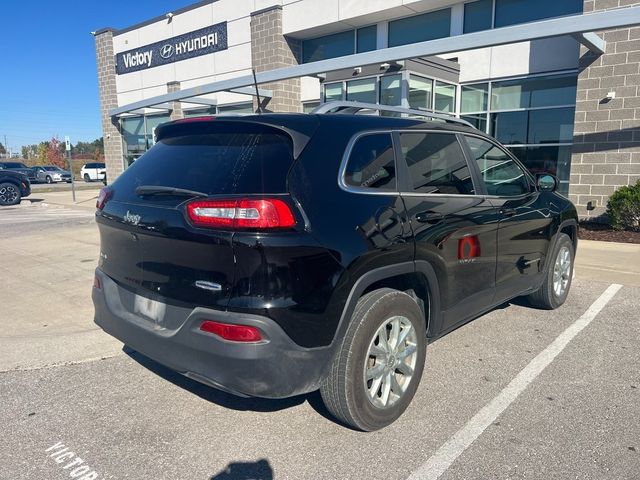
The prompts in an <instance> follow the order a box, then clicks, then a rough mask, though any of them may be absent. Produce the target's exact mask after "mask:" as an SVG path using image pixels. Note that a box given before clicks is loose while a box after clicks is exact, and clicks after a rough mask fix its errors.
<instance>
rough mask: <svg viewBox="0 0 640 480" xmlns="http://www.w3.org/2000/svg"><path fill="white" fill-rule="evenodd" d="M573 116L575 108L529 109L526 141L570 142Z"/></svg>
mask: <svg viewBox="0 0 640 480" xmlns="http://www.w3.org/2000/svg"><path fill="white" fill-rule="evenodd" d="M574 118H575V108H550V109H544V110H531V111H530V112H529V135H528V139H527V143H565V142H572V141H573V121H574Z"/></svg>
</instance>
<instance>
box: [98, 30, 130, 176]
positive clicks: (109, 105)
mask: <svg viewBox="0 0 640 480" xmlns="http://www.w3.org/2000/svg"><path fill="white" fill-rule="evenodd" d="M94 38H95V42H96V64H97V66H98V90H99V93H100V115H101V118H102V136H103V138H104V160H105V163H106V167H107V180H108V181H109V182H112V181H114V180H115V179H116V177H117V176H118V175H120V174H121V173H122V171H123V170H124V160H123V158H122V134H121V133H120V125H119V122H118V119H117V118H111V117H110V116H109V111H110V110H112V109H114V108H116V107H117V106H118V94H117V92H116V59H115V55H114V53H113V31H112V30H110V29H103V30H100V31H98V32H96V33H94Z"/></svg>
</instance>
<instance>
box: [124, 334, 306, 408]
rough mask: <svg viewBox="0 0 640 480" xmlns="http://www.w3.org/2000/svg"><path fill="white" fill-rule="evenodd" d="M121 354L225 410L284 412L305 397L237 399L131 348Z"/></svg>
mask: <svg viewBox="0 0 640 480" xmlns="http://www.w3.org/2000/svg"><path fill="white" fill-rule="evenodd" d="M122 350H123V352H124V353H126V354H127V355H128V356H129V357H130V358H131V359H133V360H134V361H136V362H137V363H139V364H140V365H142V366H143V367H144V368H146V369H147V370H149V371H151V372H153V373H155V374H156V375H158V376H159V377H162V378H163V379H165V380H167V381H169V382H171V383H173V384H174V385H176V386H178V387H180V388H183V389H185V390H187V391H189V392H191V393H193V394H195V395H197V396H199V397H200V398H202V399H203V400H207V401H208V402H213V403H215V404H217V405H220V406H222V407H225V408H230V409H232V410H241V411H246V410H250V411H254V412H275V411H278V410H284V409H286V408H290V407H294V406H296V405H300V404H302V403H303V402H304V401H305V400H306V397H307V395H298V396H296V397H291V398H284V399H279V400H272V399H266V398H255V397H254V398H243V397H238V396H236V395H232V394H230V393H226V392H223V391H222V390H217V389H215V388H213V387H209V386H208V385H204V384H202V383H200V382H197V381H195V380H191V379H190V378H187V377H185V376H184V375H181V374H179V373H178V372H175V371H173V370H171V369H170V368H167V367H165V366H163V365H160V364H159V363H157V362H155V361H154V360H151V359H150V358H148V357H145V356H144V355H142V354H141V353H139V352H136V351H135V350H132V349H131V348H129V347H127V346H125V347H123V349H122Z"/></svg>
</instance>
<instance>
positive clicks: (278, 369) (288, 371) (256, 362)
mask: <svg viewBox="0 0 640 480" xmlns="http://www.w3.org/2000/svg"><path fill="white" fill-rule="evenodd" d="M96 276H97V277H98V278H99V279H100V283H101V285H102V288H101V289H97V288H93V293H92V298H93V303H94V305H95V322H96V324H97V325H98V326H100V327H101V328H102V329H103V330H104V331H105V332H107V333H108V334H110V335H112V336H113V337H115V338H117V339H118V340H120V341H122V342H123V343H125V344H126V345H128V346H130V347H131V348H133V349H134V350H136V351H138V352H140V353H142V354H143V355H145V356H147V357H149V358H151V359H153V360H155V361H157V362H158V363H161V364H163V365H165V366H167V367H169V368H171V369H172V370H175V371H177V372H180V373H182V374H183V375H186V376H188V377H190V378H193V379H194V380H198V381H200V382H201V383H204V384H207V385H210V386H213V387H216V388H219V389H221V390H225V391H227V392H230V393H233V394H236V395H241V396H255V397H264V398H285V397H290V396H293V395H298V394H302V393H308V392H312V391H314V390H316V389H317V388H318V386H319V383H320V380H321V378H322V376H323V374H324V372H325V367H326V366H327V365H328V362H329V361H330V359H331V355H330V353H331V351H330V348H329V347H326V348H313V349H308V348H303V347H300V346H299V345H297V344H296V343H295V342H293V340H291V339H290V338H289V337H288V336H287V335H286V333H284V331H283V330H282V329H281V328H280V326H278V325H277V324H276V323H275V322H274V321H273V320H271V319H269V318H267V317H262V316H259V315H247V314H240V313H233V312H225V311H221V310H213V309H208V308H201V307H196V308H193V309H188V308H184V307H178V306H173V305H169V304H161V310H164V312H163V313H162V314H161V315H159V317H161V319H160V320H158V321H154V320H151V319H149V318H147V317H144V316H141V315H140V314H137V313H133V310H134V308H132V305H134V301H135V300H134V297H135V294H134V293H132V292H130V291H129V290H127V289H124V288H122V287H121V286H119V285H118V284H117V283H116V282H114V281H113V280H112V279H111V278H109V277H108V276H107V275H105V274H104V273H103V272H102V271H101V270H100V269H99V268H98V269H96ZM203 320H217V321H221V322H225V323H241V324H243V325H251V326H254V327H257V328H258V329H260V331H261V332H262V333H263V337H264V339H265V340H264V341H263V342H260V343H248V344H241V343H235V342H228V341H226V340H223V339H221V338H219V337H217V336H215V335H212V334H209V333H205V332H201V331H200V330H199V327H200V325H201V323H202V321H203Z"/></svg>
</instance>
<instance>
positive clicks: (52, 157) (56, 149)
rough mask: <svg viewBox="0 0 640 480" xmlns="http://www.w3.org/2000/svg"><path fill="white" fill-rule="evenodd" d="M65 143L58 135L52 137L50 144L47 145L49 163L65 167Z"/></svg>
mask: <svg viewBox="0 0 640 480" xmlns="http://www.w3.org/2000/svg"><path fill="white" fill-rule="evenodd" d="M63 150H64V144H63V143H62V142H61V141H60V140H58V139H57V138H56V137H51V140H50V141H49V145H47V150H46V157H47V163H48V164H49V165H55V166H56V167H60V168H65V166H66V164H65V160H64V155H63V154H62V152H63Z"/></svg>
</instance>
